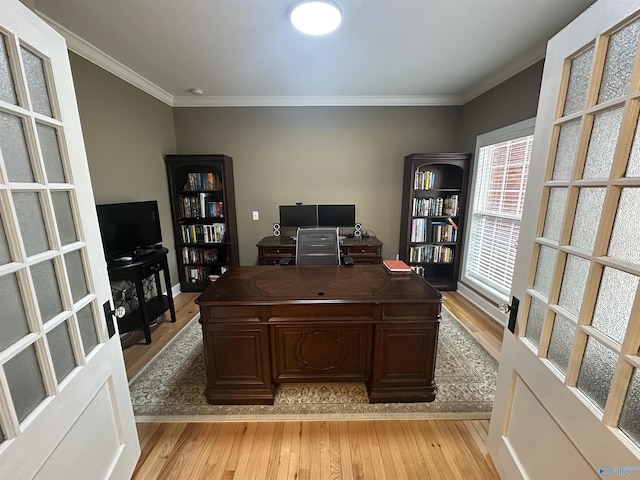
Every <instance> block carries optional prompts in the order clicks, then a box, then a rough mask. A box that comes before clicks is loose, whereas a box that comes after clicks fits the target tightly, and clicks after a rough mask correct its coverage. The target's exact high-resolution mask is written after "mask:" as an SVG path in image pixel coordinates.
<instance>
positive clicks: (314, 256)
mask: <svg viewBox="0 0 640 480" xmlns="http://www.w3.org/2000/svg"><path fill="white" fill-rule="evenodd" d="M296 264H298V265H340V244H339V242H338V229H337V228H321V227H318V228H298V236H297V240H296Z"/></svg>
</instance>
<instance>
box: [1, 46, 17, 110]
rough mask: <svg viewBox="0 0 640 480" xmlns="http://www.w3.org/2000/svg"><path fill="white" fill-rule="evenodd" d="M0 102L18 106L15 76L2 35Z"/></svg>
mask: <svg viewBox="0 0 640 480" xmlns="http://www.w3.org/2000/svg"><path fill="white" fill-rule="evenodd" d="M0 100H2V101H3V102H7V103H11V104H13V105H17V104H18V98H17V97H16V89H15V87H14V85H13V75H12V74H11V64H10V63H9V56H8V55H7V44H6V40H5V37H4V35H2V34H0Z"/></svg>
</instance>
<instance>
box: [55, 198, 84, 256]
mask: <svg viewBox="0 0 640 480" xmlns="http://www.w3.org/2000/svg"><path fill="white" fill-rule="evenodd" d="M70 195H71V194H70V193H69V192H59V191H56V192H51V200H52V201H53V211H54V212H55V214H56V222H57V223H58V233H59V234H60V242H61V243H62V245H68V244H70V243H73V242H76V241H77V240H78V235H77V234H76V224H75V222H74V221H73V213H72V210H71V197H70Z"/></svg>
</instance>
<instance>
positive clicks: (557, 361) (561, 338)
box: [547, 315, 576, 374]
mask: <svg viewBox="0 0 640 480" xmlns="http://www.w3.org/2000/svg"><path fill="white" fill-rule="evenodd" d="M575 338H576V326H575V324H574V323H573V322H572V321H571V320H568V319H567V318H566V317H563V316H562V315H556V319H555V321H554V322H553V329H552V330H551V339H550V341H549V350H548V351H547V358H548V359H549V361H550V362H551V363H553V364H554V365H555V366H556V367H557V368H558V370H560V371H561V372H562V373H565V374H566V373H567V366H568V365H569V357H570V356H571V349H572V348H573V342H574V340H575Z"/></svg>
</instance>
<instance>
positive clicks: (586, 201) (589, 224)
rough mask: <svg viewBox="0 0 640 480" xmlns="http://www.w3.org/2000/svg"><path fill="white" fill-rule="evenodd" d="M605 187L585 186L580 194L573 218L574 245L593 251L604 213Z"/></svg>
mask: <svg viewBox="0 0 640 480" xmlns="http://www.w3.org/2000/svg"><path fill="white" fill-rule="evenodd" d="M605 194H606V189H605V188H583V189H581V190H580V194H579V195H578V206H577V208H576V215H575V218H574V219H573V229H572V230H571V241H570V242H569V243H570V244H571V245H573V246H574V247H578V248H583V249H585V250H588V251H589V252H591V251H593V245H594V244H595V242H596V234H597V233H598V224H599V223H600V216H601V214H602V203H603V202H604V196H605Z"/></svg>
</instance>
